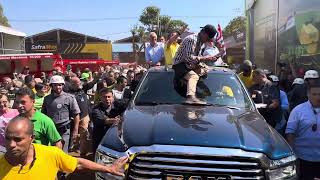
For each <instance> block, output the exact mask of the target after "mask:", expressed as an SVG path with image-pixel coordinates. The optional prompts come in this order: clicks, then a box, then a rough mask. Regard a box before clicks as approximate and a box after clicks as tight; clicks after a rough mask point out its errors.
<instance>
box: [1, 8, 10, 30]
mask: <svg viewBox="0 0 320 180" xmlns="http://www.w3.org/2000/svg"><path fill="white" fill-rule="evenodd" d="M0 24H1V25H3V26H7V27H10V24H9V21H8V19H7V17H6V16H5V15H4V14H3V8H2V6H1V4H0Z"/></svg>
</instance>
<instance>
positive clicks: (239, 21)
mask: <svg viewBox="0 0 320 180" xmlns="http://www.w3.org/2000/svg"><path fill="white" fill-rule="evenodd" d="M245 29H246V18H245V17H243V16H238V17H235V18H234V19H232V20H231V21H230V22H229V24H228V25H227V26H226V27H225V28H224V29H223V36H226V37H228V36H232V34H234V33H235V32H237V31H240V32H243V31H244V30H245Z"/></svg>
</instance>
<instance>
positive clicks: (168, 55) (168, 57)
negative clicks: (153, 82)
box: [164, 27, 187, 65]
mask: <svg viewBox="0 0 320 180" xmlns="http://www.w3.org/2000/svg"><path fill="white" fill-rule="evenodd" d="M186 29H187V27H184V28H183V29H182V31H181V32H182V33H184V32H185V31H186ZM179 36H180V32H179V31H175V32H172V33H170V35H169V37H168V40H167V42H166V43H165V45H164V58H165V65H172V63H173V62H172V61H173V58H174V56H175V55H176V52H177V50H178V48H179V44H178V42H177V40H178V38H179Z"/></svg>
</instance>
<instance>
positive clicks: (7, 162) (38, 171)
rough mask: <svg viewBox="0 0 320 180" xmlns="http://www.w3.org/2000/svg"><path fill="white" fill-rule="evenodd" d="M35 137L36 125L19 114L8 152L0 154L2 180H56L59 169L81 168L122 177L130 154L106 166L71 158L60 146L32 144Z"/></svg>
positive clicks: (9, 135) (12, 126)
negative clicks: (34, 128) (34, 129)
mask: <svg viewBox="0 0 320 180" xmlns="http://www.w3.org/2000/svg"><path fill="white" fill-rule="evenodd" d="M33 137H34V135H33V124H32V122H31V121H30V120H28V119H27V118H25V117H20V116H18V117H16V118H14V119H12V120H11V121H10V122H9V124H8V125H7V128H6V132H5V147H6V150H7V152H6V153H5V154H4V155H0V179H1V180H11V179H12V180H16V179H23V180H38V179H39V180H44V179H45V180H54V179H55V178H56V176H57V172H58V171H63V172H66V173H72V172H75V171H79V170H87V171H99V172H105V173H112V174H114V175H118V176H123V172H122V169H123V167H124V165H125V163H126V162H127V160H128V158H127V157H122V158H120V159H118V160H116V161H115V162H114V163H113V164H112V165H111V166H104V165H100V164H97V163H94V162H92V161H89V160H86V159H82V158H75V157H72V156H70V155H68V154H65V153H64V152H63V151H62V150H61V149H59V148H57V147H52V146H44V145H39V144H33V143H32V142H33Z"/></svg>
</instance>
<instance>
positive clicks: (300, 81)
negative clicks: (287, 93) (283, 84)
mask: <svg viewBox="0 0 320 180" xmlns="http://www.w3.org/2000/svg"><path fill="white" fill-rule="evenodd" d="M294 84H304V80H303V79H302V78H295V79H294V80H293V83H292V85H294Z"/></svg>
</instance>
